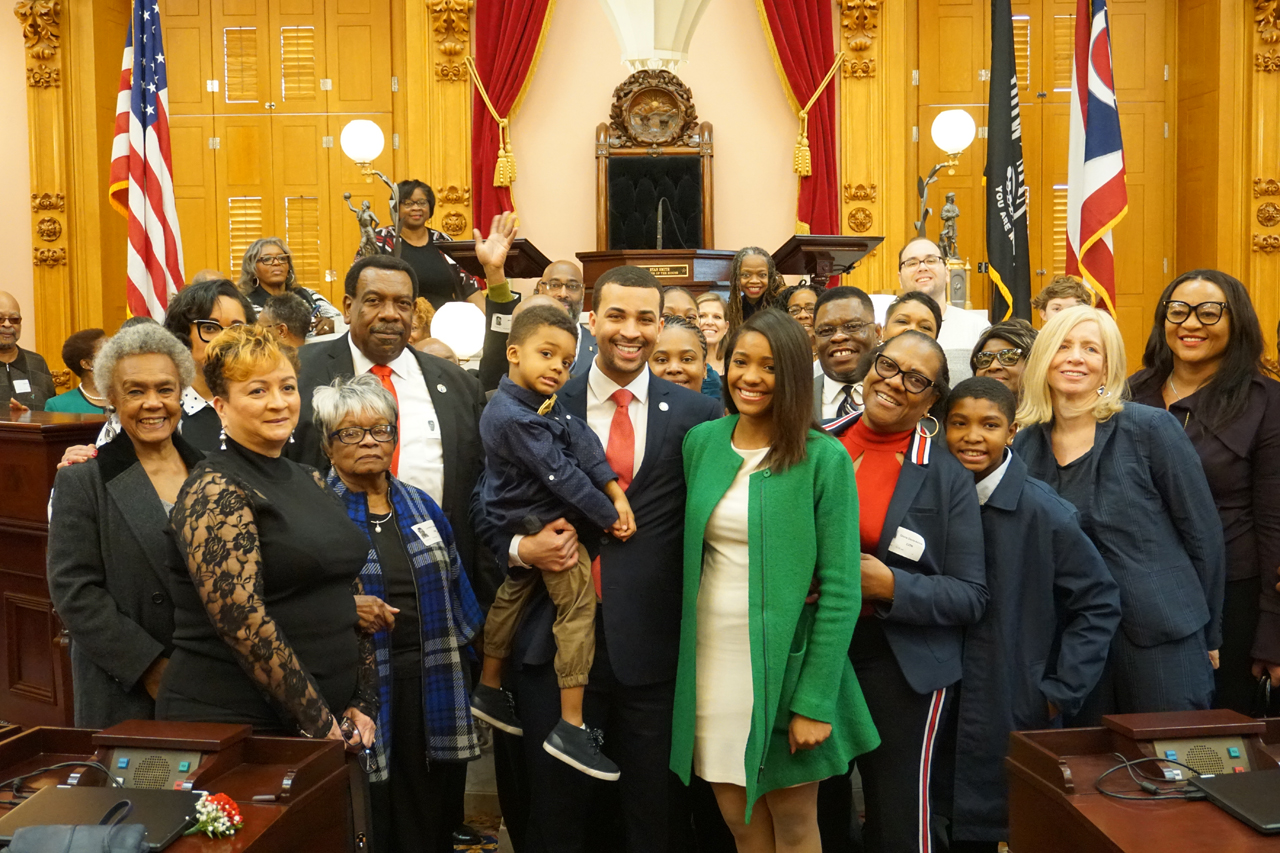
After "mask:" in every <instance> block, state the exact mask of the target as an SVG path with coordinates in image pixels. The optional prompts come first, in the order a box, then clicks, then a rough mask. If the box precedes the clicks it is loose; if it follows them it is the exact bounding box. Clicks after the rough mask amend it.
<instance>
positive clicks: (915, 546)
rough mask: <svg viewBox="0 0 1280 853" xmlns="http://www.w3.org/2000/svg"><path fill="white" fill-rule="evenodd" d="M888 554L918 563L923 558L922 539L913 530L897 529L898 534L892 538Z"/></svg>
mask: <svg viewBox="0 0 1280 853" xmlns="http://www.w3.org/2000/svg"><path fill="white" fill-rule="evenodd" d="M889 553H890V554H897V555H899V556H901V557H906V558H907V559H908V560H910V561H911V562H913V563H918V562H920V558H921V557H923V556H924V537H923V536H921V535H920V534H919V533H916V532H915V531H914V530H908V529H907V528H905V527H899V528H898V532H897V533H895V534H894V536H893V541H892V542H890V543H889Z"/></svg>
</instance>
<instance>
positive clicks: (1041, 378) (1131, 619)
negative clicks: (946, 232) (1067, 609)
mask: <svg viewBox="0 0 1280 853" xmlns="http://www.w3.org/2000/svg"><path fill="white" fill-rule="evenodd" d="M1022 387H1023V398H1022V403H1021V405H1020V406H1019V408H1018V423H1019V424H1020V425H1021V427H1022V429H1021V430H1020V431H1019V432H1018V437H1017V438H1016V439H1015V440H1014V444H1013V449H1014V451H1015V452H1016V453H1017V454H1018V455H1019V456H1021V457H1022V459H1023V461H1025V462H1026V463H1027V470H1028V472H1029V473H1030V474H1031V476H1033V477H1036V478H1037V479H1040V480H1043V481H1045V482H1046V483H1048V484H1049V485H1050V486H1052V487H1053V488H1054V489H1056V490H1057V492H1058V494H1059V495H1060V496H1062V497H1063V498H1064V499H1065V500H1067V501H1068V502H1069V503H1071V504H1073V505H1074V506H1075V508H1076V509H1077V510H1078V511H1079V513H1080V526H1081V527H1082V528H1084V532H1085V533H1086V534H1087V535H1088V536H1089V538H1090V539H1091V540H1093V544H1094V545H1096V546H1097V548H1098V551H1099V552H1100V553H1101V554H1102V558H1103V560H1105V561H1106V563H1107V568H1109V569H1110V570H1111V574H1112V576H1114V577H1115V579H1116V583H1118V584H1119V585H1120V609H1121V617H1120V630H1119V631H1117V632H1116V635H1115V638H1114V639H1113V640H1112V642H1111V650H1110V653H1109V655H1108V658H1107V669H1106V671H1105V672H1104V673H1103V675H1102V679H1101V680H1100V681H1099V682H1098V686H1097V688H1095V689H1094V692H1093V694H1092V695H1090V697H1089V698H1088V699H1087V700H1085V706H1084V708H1083V709H1082V710H1081V711H1080V713H1079V715H1077V716H1076V718H1075V719H1074V722H1075V723H1077V724H1086V725H1087V724H1094V723H1096V721H1097V720H1098V718H1099V717H1100V716H1101V715H1102V714H1109V713H1137V712H1144V711H1183V710H1195V709H1201V708H1208V707H1209V703H1210V701H1211V700H1212V698H1213V670H1214V669H1215V668H1216V667H1217V665H1218V648H1219V647H1220V646H1221V644H1222V595H1223V582H1224V578H1225V572H1226V560H1225V556H1224V551H1223V538H1222V523H1221V521H1219V519H1218V512H1217V509H1216V507H1215V506H1214V503H1213V494H1212V493H1211V492H1210V491H1209V484H1208V482H1207V481H1206V480H1205V475H1204V469H1203V468H1202V467H1201V464H1200V458H1199V457H1198V456H1197V455H1196V449H1195V446H1194V445H1193V444H1192V443H1191V441H1190V440H1189V439H1188V438H1187V435H1186V433H1185V432H1183V427H1182V423H1181V422H1179V421H1178V420H1177V419H1176V418H1174V417H1173V416H1171V415H1170V414H1169V413H1168V412H1162V411H1160V410H1159V409H1153V408H1151V407H1149V406H1140V405H1133V404H1127V405H1126V404H1125V402H1124V398H1125V397H1126V396H1127V393H1128V392H1127V390H1126V385H1125V355H1124V341H1123V339H1122V338H1121V337H1120V330H1119V328H1117V327H1116V322H1115V320H1113V319H1112V318H1111V315H1109V314H1106V313H1104V312H1102V311H1099V310H1097V309H1095V308H1090V307H1088V306H1084V305H1081V306H1077V307H1075V308H1069V309H1067V310H1065V311H1062V312H1060V313H1058V314H1057V315H1055V316H1054V317H1053V319H1051V320H1050V321H1049V322H1048V324H1047V325H1046V326H1045V327H1044V330H1043V331H1041V332H1040V335H1039V337H1037V338H1036V342H1035V345H1034V346H1032V348H1031V356H1030V358H1029V359H1028V360H1027V369H1026V372H1025V373H1024V374H1023V382H1022Z"/></svg>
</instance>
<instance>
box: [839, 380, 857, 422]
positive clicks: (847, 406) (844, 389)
mask: <svg viewBox="0 0 1280 853" xmlns="http://www.w3.org/2000/svg"><path fill="white" fill-rule="evenodd" d="M840 393H841V394H843V395H844V396H843V397H842V398H841V399H840V406H839V408H837V409H836V417H837V418H843V417H844V416H845V415H848V414H851V413H852V412H853V385H842V386H840Z"/></svg>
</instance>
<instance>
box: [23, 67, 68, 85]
mask: <svg viewBox="0 0 1280 853" xmlns="http://www.w3.org/2000/svg"><path fill="white" fill-rule="evenodd" d="M27 85H28V86H34V87H36V88H37V89H48V88H49V87H50V86H61V85H62V69H61V68H50V67H49V66H47V65H45V64H44V63H43V62H41V63H40V64H39V65H37V66H36V67H35V68H28V69H27Z"/></svg>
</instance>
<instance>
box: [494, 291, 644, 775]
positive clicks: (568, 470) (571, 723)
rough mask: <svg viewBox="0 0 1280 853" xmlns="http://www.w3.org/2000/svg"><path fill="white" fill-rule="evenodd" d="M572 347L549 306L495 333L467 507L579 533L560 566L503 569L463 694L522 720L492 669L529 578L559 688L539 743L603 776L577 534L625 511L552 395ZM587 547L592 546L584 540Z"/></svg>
mask: <svg viewBox="0 0 1280 853" xmlns="http://www.w3.org/2000/svg"><path fill="white" fill-rule="evenodd" d="M576 357H577V335H576V334H575V330H574V327H573V321H572V320H570V319H569V316H568V315H567V314H566V313H565V312H564V311H563V310H561V309H560V308H558V307H553V306H550V305H536V306H530V307H529V308H527V309H525V310H524V311H522V312H521V313H520V314H519V315H518V316H517V317H516V319H515V320H514V321H513V322H512V325H511V333H510V335H509V337H508V338H507V362H508V374H507V376H504V377H502V380H501V382H500V383H499V384H498V390H497V392H496V393H495V394H494V396H493V399H492V400H490V401H489V404H488V405H487V406H486V407H485V410H484V414H483V415H482V416H481V418H480V439H481V441H483V442H484V452H485V472H484V479H483V485H482V487H481V492H480V505H479V511H480V512H482V513H484V515H485V517H486V518H487V519H488V520H489V522H491V523H492V525H493V526H494V527H495V528H497V529H500V530H503V531H505V532H507V533H511V534H517V533H522V534H534V533H537V532H538V531H539V530H541V529H542V527H543V526H544V525H545V524H547V523H548V522H550V521H554V520H555V519H557V518H562V517H563V518H564V519H565V520H567V521H568V522H569V523H570V524H572V525H573V526H574V527H575V528H576V529H577V530H578V531H579V532H581V533H583V534H584V535H583V536H582V537H581V538H580V539H579V540H578V562H577V565H576V566H574V567H573V568H571V569H568V570H566V571H561V572H555V571H541V572H540V571H537V570H533V569H529V570H525V571H524V572H521V573H517V574H514V575H512V576H510V577H508V578H507V580H506V581H505V582H504V583H503V584H502V586H501V587H500V588H499V589H498V594H497V597H496V598H495V599H494V602H493V606H492V607H491V608H490V609H489V615H488V618H487V619H486V621H485V626H484V666H483V669H482V671H481V675H480V683H479V684H478V685H476V688H475V691H474V692H473V693H472V695H471V711H472V713H473V714H474V715H475V716H477V717H479V718H480V719H482V720H485V721H486V722H488V723H489V724H491V725H493V726H496V727H497V728H499V729H502V730H503V731H505V732H509V733H511V734H514V735H522V734H523V733H524V732H523V729H522V727H521V724H520V721H519V719H518V718H517V716H516V714H515V709H514V707H513V705H512V702H511V700H510V697H509V695H508V694H507V693H505V692H504V691H503V690H502V674H503V670H504V668H505V664H506V660H507V658H508V657H509V656H510V654H511V643H512V640H513V638H514V635H515V630H516V626H517V625H518V624H519V621H520V614H521V611H522V610H523V609H524V607H525V605H526V604H527V603H528V601H529V598H530V596H531V595H532V594H533V593H534V591H535V589H536V587H537V584H538V583H539V581H541V583H542V584H543V585H544V586H545V587H546V589H547V593H548V595H549V596H550V598H551V600H552V602H553V603H554V604H555V607H556V621H555V626H554V628H553V634H554V636H555V641H556V656H555V671H556V679H557V682H558V684H559V687H560V716H561V719H560V721H559V722H558V723H557V724H556V727H555V728H554V729H553V730H552V731H551V734H550V735H548V737H547V739H546V741H545V742H544V743H543V748H544V749H545V750H546V751H547V752H549V753H551V754H552V755H554V756H555V757H556V758H558V759H560V760H561V761H563V762H565V763H566V764H569V765H570V766H572V767H574V768H576V769H578V770H581V771H582V772H583V773H586V774H588V775H590V776H594V777H596V778H597V779H605V780H608V781H614V780H616V779H617V778H618V776H619V772H618V768H617V766H616V765H615V764H613V762H611V761H610V760H609V759H608V758H606V757H605V756H603V755H601V754H600V751H599V746H598V742H597V739H595V738H593V737H592V735H591V733H589V732H588V730H587V729H586V727H585V725H584V723H583V719H582V698H583V694H584V693H585V687H586V684H587V674H588V673H589V672H590V670H591V664H592V661H593V660H594V658H595V615H596V592H595V584H594V583H593V580H592V575H591V562H592V559H593V557H594V556H595V555H594V554H592V553H589V552H588V550H587V546H585V545H584V544H583V543H584V542H587V543H596V542H597V541H598V540H597V537H595V536H588V535H585V534H586V532H587V531H588V530H590V529H591V528H595V529H597V530H608V531H609V532H610V533H612V534H613V535H614V536H616V537H618V538H619V539H621V540H624V541H625V540H627V539H629V538H630V537H631V536H632V535H633V534H634V533H635V532H636V526H635V517H634V516H633V514H632V512H631V505H630V504H629V503H627V498H626V495H625V494H623V491H622V488H621V487H620V486H619V485H618V482H617V480H618V475H617V474H616V473H614V471H613V469H612V468H611V467H610V466H609V463H608V461H606V459H605V454H604V448H603V447H601V445H600V440H599V439H598V438H596V435H595V433H593V432H592V431H591V429H590V428H589V427H588V426H587V423H586V421H584V420H582V419H581V418H575V417H573V416H572V415H570V414H569V412H568V411H566V410H565V408H564V406H563V405H561V404H559V403H557V402H556V392H557V391H559V390H560V388H561V387H562V386H563V385H564V383H565V382H566V381H568V379H569V368H570V367H571V366H572V365H573V361H574V359H575V358H576ZM596 547H597V549H598V545H596Z"/></svg>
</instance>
